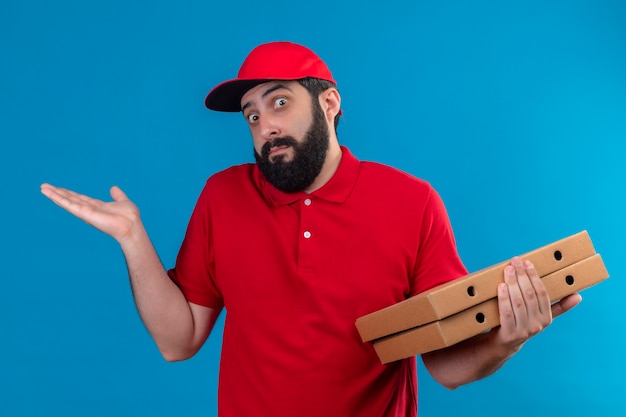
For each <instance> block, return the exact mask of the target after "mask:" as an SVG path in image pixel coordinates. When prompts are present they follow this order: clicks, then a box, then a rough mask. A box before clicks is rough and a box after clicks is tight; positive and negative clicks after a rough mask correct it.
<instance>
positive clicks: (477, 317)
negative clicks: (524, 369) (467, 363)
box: [373, 255, 609, 363]
mask: <svg viewBox="0 0 626 417" xmlns="http://www.w3.org/2000/svg"><path fill="white" fill-rule="evenodd" d="M608 276H609V274H608V272H607V270H606V268H605V266H604V263H603V262H602V258H601V257H600V255H593V256H591V257H589V258H587V259H584V260H582V261H580V262H577V263H574V264H573V265H570V266H568V267H565V268H563V269H560V270H558V271H556V272H554V273H552V274H549V275H546V276H545V277H543V278H542V279H541V280H542V282H543V283H544V285H545V286H546V290H547V292H548V295H549V297H550V301H551V302H555V301H558V300H560V299H561V298H563V297H565V296H567V295H570V294H574V293H576V292H578V291H581V290H583V289H586V288H588V287H590V286H592V285H594V284H596V283H598V282H600V281H602V280H604V279H606V278H608ZM499 324H500V314H499V310H498V299H497V298H493V299H490V300H488V301H485V302H482V303H480V304H478V305H475V306H473V307H470V308H468V309H466V310H464V311H461V312H459V313H456V314H454V315H451V316H449V317H447V318H445V319H443V320H437V321H435V322H432V323H428V324H425V325H422V326H419V327H416V328H414V329H411V330H407V331H404V332H401V333H398V334H394V335H391V336H388V337H385V338H382V339H380V340H377V341H374V343H373V345H374V349H375V350H376V353H377V355H378V357H379V359H380V361H381V362H382V363H389V362H393V361H395V360H399V359H404V358H408V357H410V356H414V355H419V354H422V353H426V352H430V351H433V350H437V349H441V348H444V347H447V346H452V345H454V344H456V343H459V342H461V341H463V340H466V339H469V338H471V337H473V336H476V335H478V334H480V333H483V332H485V331H487V330H489V329H492V328H494V327H496V326H498V325H499Z"/></svg>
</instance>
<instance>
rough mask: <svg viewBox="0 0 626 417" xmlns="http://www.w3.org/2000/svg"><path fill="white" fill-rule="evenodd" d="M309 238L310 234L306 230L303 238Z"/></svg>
mask: <svg viewBox="0 0 626 417" xmlns="http://www.w3.org/2000/svg"><path fill="white" fill-rule="evenodd" d="M310 237H311V232H309V231H308V230H307V231H306V232H304V238H305V239H308V238H310Z"/></svg>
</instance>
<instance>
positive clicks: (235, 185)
mask: <svg viewBox="0 0 626 417" xmlns="http://www.w3.org/2000/svg"><path fill="white" fill-rule="evenodd" d="M255 189H256V187H255V186H254V164H251V163H246V164H241V165H235V166H232V167H229V168H226V169H224V170H222V171H219V172H216V173H215V174H213V175H211V176H210V177H209V178H208V179H207V180H206V183H205V185H204V188H203V190H202V193H201V194H200V199H210V200H213V201H215V200H216V197H219V198H217V199H218V200H220V201H225V200H229V199H232V198H235V199H238V198H242V197H243V198H245V196H247V195H249V193H250V192H254V190H255Z"/></svg>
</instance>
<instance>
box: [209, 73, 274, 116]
mask: <svg viewBox="0 0 626 417" xmlns="http://www.w3.org/2000/svg"><path fill="white" fill-rule="evenodd" d="M268 81H271V80H268V79H259V80H237V79H234V80H229V81H225V82H223V83H221V84H219V85H218V86H217V87H215V88H214V89H213V90H211V91H210V92H209V94H208V95H207V96H206V99H204V105H205V106H207V108H208V109H210V110H215V111H227V112H238V111H241V98H242V97H243V95H244V94H246V92H247V91H248V90H249V89H251V88H252V87H254V86H256V85H259V84H263V83H266V82H268Z"/></svg>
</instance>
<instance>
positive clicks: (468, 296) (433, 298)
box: [356, 231, 595, 342]
mask: <svg viewBox="0 0 626 417" xmlns="http://www.w3.org/2000/svg"><path fill="white" fill-rule="evenodd" d="M593 254H595V249H594V247H593V244H592V242H591V239H590V238H589V235H588V233H587V232H586V231H582V232H579V233H576V234H574V235H572V236H569V237H567V238H565V239H561V240H559V241H557V242H554V243H551V244H549V245H546V246H543V247H541V248H539V249H535V250H534V251H531V252H528V253H526V254H524V255H521V257H522V258H523V259H528V260H530V261H531V262H532V263H533V265H534V266H535V269H536V270H537V273H538V274H539V276H540V277H543V276H545V275H548V274H550V273H552V272H554V271H558V270H559V269H561V268H564V267H566V266H569V265H572V264H574V263H576V262H578V261H580V260H583V259H585V258H587V257H589V256H592V255H593ZM509 264H510V260H508V261H505V262H502V263H499V264H497V265H494V266H491V267H489V268H485V269H483V270H481V271H478V272H474V273H472V274H469V275H466V276H465V277H462V278H459V279H456V280H454V281H451V282H448V283H446V284H443V285H440V286H438V287H436V288H433V289H431V290H429V291H426V292H424V293H421V294H418V295H416V296H413V297H411V298H409V299H406V300H404V301H401V302H399V303H397V304H394V305H392V306H389V307H387V308H384V309H382V310H379V311H376V312H373V313H370V314H368V315H366V316H363V317H360V318H358V319H357V320H356V327H357V330H358V331H359V334H360V336H361V339H362V340H363V341H364V342H367V341H372V340H375V339H379V338H381V337H385V336H388V335H391V334H394V333H398V332H401V331H404V330H408V329H412V328H414V327H417V326H421V325H424V324H426V323H430V322H434V321H436V320H441V319H443V318H445V317H448V316H450V315H452V314H455V313H458V312H460V311H463V310H465V309H467V308H469V307H472V306H475V305H477V304H480V303H482V302H483V301H486V300H489V299H491V298H494V297H495V296H496V295H497V288H498V284H499V283H501V282H503V281H504V268H505V267H506V266H507V265H509Z"/></svg>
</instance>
